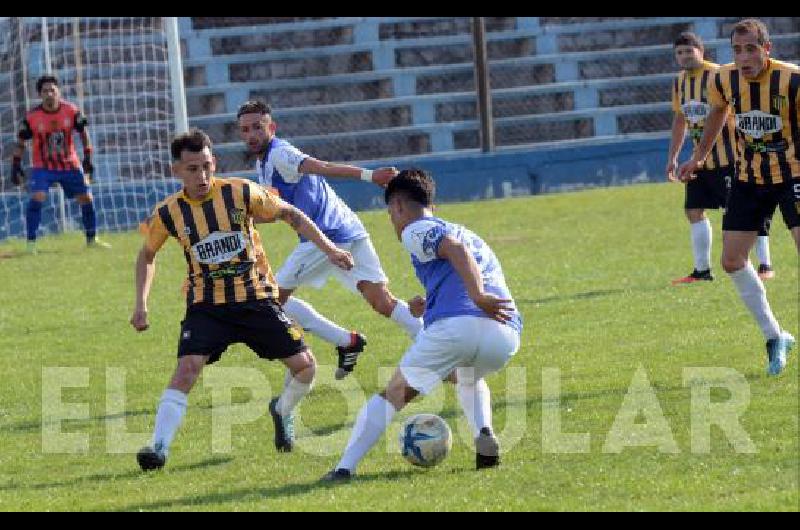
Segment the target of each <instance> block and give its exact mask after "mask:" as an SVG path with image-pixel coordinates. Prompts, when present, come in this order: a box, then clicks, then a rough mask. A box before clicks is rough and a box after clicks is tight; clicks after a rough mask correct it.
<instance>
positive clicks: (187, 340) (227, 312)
mask: <svg viewBox="0 0 800 530" xmlns="http://www.w3.org/2000/svg"><path fill="white" fill-rule="evenodd" d="M237 342H243V343H244V344H246V345H247V346H248V347H249V348H250V349H251V350H253V351H254V352H256V354H257V355H258V356H259V357H261V358H262V359H270V360H273V359H285V358H287V357H291V356H292V355H295V354H297V353H300V352H302V351H303V350H305V349H306V345H305V343H304V342H303V330H302V329H300V328H299V327H298V326H297V325H295V324H294V323H293V322H292V321H291V320H290V319H289V318H288V317H287V316H286V314H285V313H284V312H283V309H282V308H281V306H280V305H279V304H278V302H276V301H273V300H269V299H265V300H256V301H254V302H243V303H238V304H220V305H213V304H205V303H201V304H193V305H191V306H189V307H188V308H187V309H186V318H185V319H184V320H183V322H181V335H180V339H179V341H178V357H183V356H184V355H210V356H211V357H210V358H209V360H208V364H211V363H214V362H217V361H218V360H219V359H220V357H221V356H222V353H223V352H224V351H225V350H226V349H227V348H228V346H230V345H231V344H235V343H237Z"/></svg>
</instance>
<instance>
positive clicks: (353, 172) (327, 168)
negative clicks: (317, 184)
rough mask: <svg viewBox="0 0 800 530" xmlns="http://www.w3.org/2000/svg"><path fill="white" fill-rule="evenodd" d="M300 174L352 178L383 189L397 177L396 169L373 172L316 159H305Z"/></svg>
mask: <svg viewBox="0 0 800 530" xmlns="http://www.w3.org/2000/svg"><path fill="white" fill-rule="evenodd" d="M298 171H299V172H300V173H312V174H314V175H322V176H323V177H333V178H352V179H360V180H364V181H367V182H373V183H375V184H377V185H378V186H383V187H385V186H386V185H387V184H389V181H390V180H392V179H393V178H394V177H396V176H397V168H394V167H382V168H378V169H375V170H371V169H364V168H361V167H356V166H348V165H346V164H335V163H333V162H325V161H323V160H317V159H316V158H311V157H307V158H306V159H305V160H303V162H302V163H301V164H300V165H299V166H298Z"/></svg>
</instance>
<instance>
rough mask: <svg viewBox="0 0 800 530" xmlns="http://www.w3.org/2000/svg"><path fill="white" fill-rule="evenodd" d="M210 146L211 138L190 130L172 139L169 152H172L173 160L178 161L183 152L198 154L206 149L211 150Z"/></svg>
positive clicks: (200, 131) (196, 130) (195, 130)
mask: <svg viewBox="0 0 800 530" xmlns="http://www.w3.org/2000/svg"><path fill="white" fill-rule="evenodd" d="M212 146H213V144H212V143H211V138H209V137H208V135H207V134H206V133H204V132H203V131H202V130H200V129H197V128H191V129H189V130H188V131H186V132H185V133H182V134H179V135H177V136H176V137H175V138H173V139H172V144H171V145H170V151H171V152H172V159H173V160H180V159H181V153H183V152H184V151H189V152H191V153H199V152H200V151H202V150H203V149H204V148H206V147H208V148H209V149H211V147H212Z"/></svg>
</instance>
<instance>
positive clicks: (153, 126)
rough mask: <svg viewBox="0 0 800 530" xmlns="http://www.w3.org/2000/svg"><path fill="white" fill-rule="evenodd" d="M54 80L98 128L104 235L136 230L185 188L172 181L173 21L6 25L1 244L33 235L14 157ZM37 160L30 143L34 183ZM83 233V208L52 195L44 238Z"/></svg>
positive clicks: (23, 21) (54, 191)
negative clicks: (28, 116)
mask: <svg viewBox="0 0 800 530" xmlns="http://www.w3.org/2000/svg"><path fill="white" fill-rule="evenodd" d="M43 22H44V23H43ZM44 28H46V34H45V31H44ZM48 71H51V72H52V73H53V74H55V75H56V76H57V77H58V78H59V80H60V87H61V92H62V97H63V98H64V99H66V100H69V101H72V102H74V103H76V104H77V105H78V106H79V107H80V108H81V109H82V110H83V112H84V114H86V116H87V118H88V121H89V126H88V130H89V135H90V138H91V140H92V144H93V146H94V155H93V163H94V168H95V170H94V175H93V181H92V193H93V195H94V198H95V205H96V210H97V223H98V230H99V231H112V230H127V229H130V228H133V227H136V226H137V225H138V223H139V222H140V221H141V220H142V219H144V217H146V216H147V214H148V213H149V212H150V210H151V209H152V207H153V206H154V205H155V203H156V202H158V200H160V199H162V198H163V197H164V196H166V195H167V194H169V193H172V192H174V191H175V190H177V189H178V188H179V184H178V183H177V181H175V180H174V179H172V178H171V177H170V173H169V163H170V155H169V141H170V137H171V135H172V133H173V130H174V126H173V124H174V119H173V104H172V92H171V86H170V76H169V57H168V52H167V39H166V30H165V27H164V20H163V19H162V17H80V18H77V17H48V18H46V19H42V18H41V17H3V18H0V240H2V239H4V238H7V237H22V236H24V234H25V209H26V205H27V200H28V194H27V192H26V191H25V190H24V189H23V188H19V187H16V186H14V185H13V184H12V183H11V150H12V148H13V145H14V143H15V142H16V132H17V130H18V129H19V125H20V122H21V121H22V120H23V119H24V117H25V112H26V109H30V108H33V107H35V106H36V105H38V104H40V102H41V101H40V98H39V95H38V94H37V93H36V80H37V79H38V78H39V76H41V75H43V74H45V73H48ZM75 141H76V147H77V148H78V149H79V151H78V154H79V156H81V158H82V153H81V151H80V148H81V146H80V140H79V139H78V138H75ZM30 153H31V145H30V142H29V143H28V145H27V146H26V156H25V158H24V159H23V167H24V168H25V172H26V176H27V177H28V178H29V177H30V160H31V158H30ZM81 227H82V225H81V216H80V209H79V207H78V205H77V204H76V203H75V201H71V200H65V199H64V197H63V193H62V191H61V190H60V188H58V187H57V186H56V187H54V188H51V190H50V193H49V197H48V200H47V201H46V202H45V207H44V208H43V211H42V224H41V229H40V233H44V234H47V233H53V232H57V231H63V230H72V229H80V228H81Z"/></svg>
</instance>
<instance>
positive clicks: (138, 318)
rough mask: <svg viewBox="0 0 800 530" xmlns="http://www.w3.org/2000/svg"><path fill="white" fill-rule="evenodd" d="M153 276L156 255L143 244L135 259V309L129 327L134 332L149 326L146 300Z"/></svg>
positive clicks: (154, 273)
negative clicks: (131, 327) (132, 328)
mask: <svg viewBox="0 0 800 530" xmlns="http://www.w3.org/2000/svg"><path fill="white" fill-rule="evenodd" d="M155 275H156V253H155V252H153V251H152V250H150V249H149V248H148V247H147V244H144V245H142V249H141V250H140V251H139V256H138V257H137V258H136V307H135V309H134V310H133V316H132V317H131V325H132V326H133V327H134V328H135V329H136V331H144V330H146V329H147V328H148V327H149V326H150V324H149V323H148V322H147V299H148V298H149V297H150V287H152V285H153V278H154V277H155Z"/></svg>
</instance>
